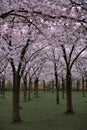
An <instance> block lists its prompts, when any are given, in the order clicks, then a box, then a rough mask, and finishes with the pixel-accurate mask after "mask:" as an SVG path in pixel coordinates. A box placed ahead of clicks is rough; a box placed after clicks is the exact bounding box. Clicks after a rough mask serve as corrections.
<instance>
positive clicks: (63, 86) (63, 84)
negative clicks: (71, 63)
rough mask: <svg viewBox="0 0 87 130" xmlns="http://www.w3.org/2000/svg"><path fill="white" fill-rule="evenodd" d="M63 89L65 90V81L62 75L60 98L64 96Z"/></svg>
mask: <svg viewBox="0 0 87 130" xmlns="http://www.w3.org/2000/svg"><path fill="white" fill-rule="evenodd" d="M64 91H65V81H64V78H63V76H62V98H64Z"/></svg>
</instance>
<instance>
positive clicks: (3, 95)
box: [2, 78, 5, 98]
mask: <svg viewBox="0 0 87 130" xmlns="http://www.w3.org/2000/svg"><path fill="white" fill-rule="evenodd" d="M2 97H3V98H5V78H3V80H2Z"/></svg>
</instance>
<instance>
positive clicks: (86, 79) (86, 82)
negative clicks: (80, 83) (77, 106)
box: [86, 76, 87, 93]
mask: <svg viewBox="0 0 87 130" xmlns="http://www.w3.org/2000/svg"><path fill="white" fill-rule="evenodd" d="M86 93H87V76H86Z"/></svg>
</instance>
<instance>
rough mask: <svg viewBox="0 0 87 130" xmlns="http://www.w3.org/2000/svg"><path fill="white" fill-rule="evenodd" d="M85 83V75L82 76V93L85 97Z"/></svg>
mask: <svg viewBox="0 0 87 130" xmlns="http://www.w3.org/2000/svg"><path fill="white" fill-rule="evenodd" d="M84 87H85V85H84V77H82V94H83V97H85V90H84V89H85V88H84Z"/></svg>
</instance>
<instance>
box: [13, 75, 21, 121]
mask: <svg viewBox="0 0 87 130" xmlns="http://www.w3.org/2000/svg"><path fill="white" fill-rule="evenodd" d="M19 91H20V76H19V75H18V74H14V75H13V122H20V121H21V117H20V109H19V107H20V101H19Z"/></svg>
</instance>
